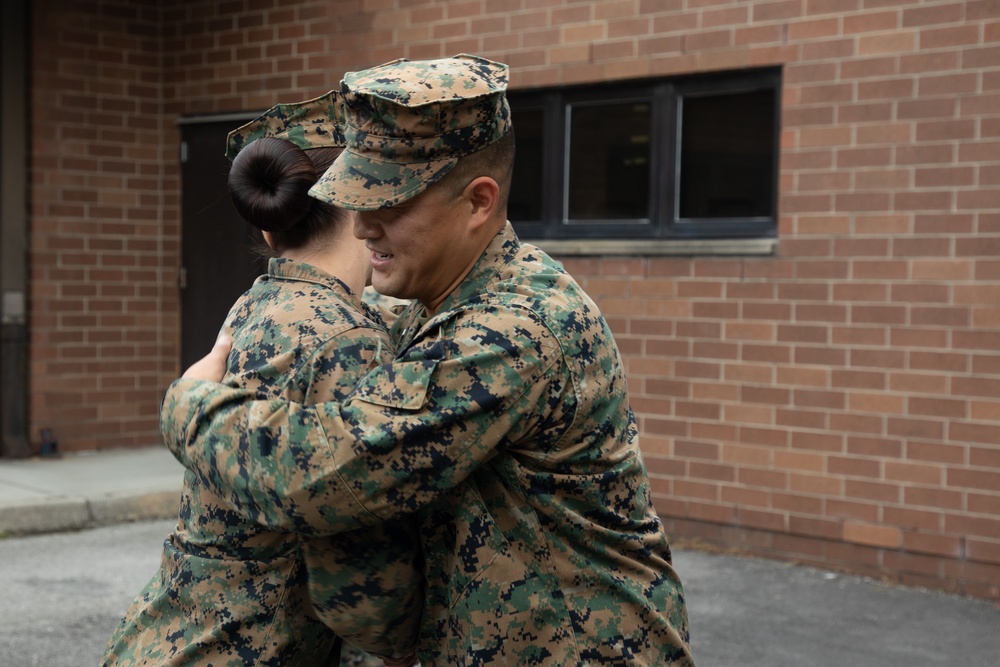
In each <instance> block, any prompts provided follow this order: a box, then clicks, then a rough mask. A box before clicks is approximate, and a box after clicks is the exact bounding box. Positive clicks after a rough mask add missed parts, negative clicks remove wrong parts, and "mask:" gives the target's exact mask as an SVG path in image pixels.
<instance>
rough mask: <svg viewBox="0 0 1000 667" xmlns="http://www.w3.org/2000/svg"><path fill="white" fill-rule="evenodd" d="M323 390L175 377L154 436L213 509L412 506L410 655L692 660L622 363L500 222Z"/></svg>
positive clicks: (367, 522) (365, 510) (295, 514)
mask: <svg viewBox="0 0 1000 667" xmlns="http://www.w3.org/2000/svg"><path fill="white" fill-rule="evenodd" d="M393 338H394V339H398V343H399V348H398V352H397V356H396V358H395V360H394V361H393V362H392V363H390V364H386V365H383V366H382V367H380V368H378V369H375V370H373V371H372V372H370V373H368V374H367V375H365V376H364V377H363V378H362V380H361V382H360V384H359V386H358V388H357V389H356V390H355V391H354V392H353V393H352V394H351V395H350V396H349V397H348V398H347V400H345V401H341V402H331V403H323V404H319V405H314V406H305V405H300V404H295V403H289V402H288V401H286V400H284V399H281V400H270V401H260V400H256V396H255V394H254V393H253V392H251V391H247V390H245V389H240V388H234V387H230V386H223V385H219V384H214V383H209V382H201V381H195V380H184V379H181V380H178V381H176V382H175V383H174V384H173V385H171V387H170V388H169V390H168V392H167V394H166V397H165V399H164V402H163V405H162V412H161V430H162V432H163V435H164V438H165V441H166V443H167V445H168V447H170V449H171V450H172V451H173V452H174V453H175V455H176V456H177V457H178V458H179V459H180V460H181V461H182V462H183V463H184V465H185V466H186V467H188V468H189V469H191V470H192V471H194V472H195V474H196V476H197V477H198V478H199V479H201V480H202V481H203V482H204V483H205V484H207V485H209V486H210V487H212V488H213V489H214V490H216V491H218V493H219V494H220V495H221V496H223V497H224V498H225V499H226V500H227V501H228V503H229V504H231V505H233V506H236V507H241V508H246V509H247V510H249V511H252V514H253V516H255V517H256V518H258V520H262V521H265V522H267V523H268V525H270V526H272V527H274V528H281V529H283V530H289V531H300V532H309V533H312V534H320V533H329V534H339V533H343V532H346V531H352V530H357V529H363V528H365V527H369V529H371V527H374V526H378V525H381V524H382V522H385V521H394V520H398V519H399V518H401V517H404V516H407V515H409V514H412V513H414V512H417V517H418V521H419V533H420V540H421V545H422V550H423V554H424V561H425V564H424V573H425V578H426V582H427V588H426V601H425V607H424V610H423V618H422V625H421V629H420V638H419V643H418V656H419V658H420V661H421V665H423V666H424V667H438V666H440V667H444V666H446V665H449V666H450V665H458V664H463V665H490V666H492V665H546V666H555V665H566V666H569V665H572V666H574V667H576V666H579V665H597V664H601V665H612V664H613V665H649V666H656V667H663V666H665V665H685V666H689V665H693V661H692V658H691V654H690V650H689V641H688V629H687V628H688V624H687V615H686V610H685V603H684V595H683V591H682V588H681V584H680V581H679V580H678V578H677V575H676V573H675V572H674V570H673V568H672V566H671V556H670V549H669V546H668V544H667V538H666V535H665V533H664V528H663V525H662V523H661V521H660V520H659V518H658V517H657V514H656V512H655V510H654V508H653V506H652V504H651V499H650V489H649V482H648V477H647V473H646V470H645V467H644V464H643V461H642V457H641V454H640V450H639V447H638V443H637V430H636V427H635V422H634V419H633V415H632V411H631V408H630V407H629V402H628V395H627V390H626V386H625V375H624V369H623V366H622V361H621V358H620V356H619V353H618V350H617V347H616V346H615V343H614V341H613V338H612V334H611V332H610V330H609V329H608V326H607V324H606V322H605V320H604V318H603V317H602V316H601V314H600V312H599V311H598V309H597V307H596V306H595V305H594V303H593V302H592V301H591V300H590V299H589V297H587V296H586V294H585V293H584V292H583V290H582V289H581V288H580V287H579V285H578V284H577V283H576V282H575V281H574V280H573V279H572V278H571V277H570V276H569V275H567V274H566V273H565V272H564V271H563V270H562V268H561V266H560V265H559V264H558V263H557V262H555V261H553V260H552V259H551V258H549V257H548V256H547V255H545V254H544V253H543V252H541V251H540V250H539V249H537V248H535V247H534V246H531V245H528V244H521V243H520V242H519V241H518V239H517V237H516V235H515V234H514V232H513V229H512V228H511V227H510V225H509V224H508V225H507V226H506V228H505V229H504V230H503V231H502V232H501V233H500V234H499V235H498V236H497V237H495V238H494V240H493V241H492V243H491V245H490V246H489V248H488V249H487V250H486V252H485V253H484V255H483V256H482V257H481V258H480V260H479V261H478V263H477V264H476V265H475V266H474V267H473V269H472V271H471V272H470V273H469V274H468V275H467V277H466V278H465V279H464V280H463V282H462V283H461V284H460V285H459V286H458V287H457V288H456V289H455V290H454V291H453V292H452V293H451V294H449V295H448V296H447V297H446V299H445V301H444V302H443V303H442V305H441V307H440V309H439V311H438V312H437V314H436V315H434V316H433V317H430V318H426V317H425V311H424V309H423V307H422V306H420V305H419V304H414V305H412V306H410V308H409V309H408V310H407V311H406V312H404V313H403V314H401V315H400V317H399V319H398V320H397V321H396V324H395V325H394V327H393Z"/></svg>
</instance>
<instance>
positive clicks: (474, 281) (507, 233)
mask: <svg viewBox="0 0 1000 667" xmlns="http://www.w3.org/2000/svg"><path fill="white" fill-rule="evenodd" d="M520 247H521V242H520V241H519V240H518V238H517V234H516V233H515V232H514V228H513V227H512V226H511V224H510V223H509V222H508V223H506V224H505V225H504V227H503V229H501V230H500V232H499V233H498V234H497V235H496V236H494V237H493V240H492V241H490V244H489V245H488V246H486V250H485V251H483V254H482V256H481V257H480V258H479V261H478V262H476V264H475V265H474V266H473V267H472V270H471V271H469V274H468V275H467V276H465V278H464V279H463V280H462V282H461V283H459V285H458V287H456V288H455V289H454V290H452V292H451V294H449V295H448V296H446V297H445V299H444V301H442V302H441V307H440V308H438V311H437V312H438V315H440V314H442V313H446V312H448V311H449V310H452V309H453V308H456V307H458V306H459V305H460V304H462V303H465V302H467V301H469V300H470V299H474V298H475V297H477V296H478V295H480V294H482V293H483V292H486V291H489V287H488V286H489V284H490V283H491V282H492V281H493V279H494V278H495V277H496V275H497V272H498V271H500V269H501V268H503V266H504V265H505V264H507V263H508V262H510V261H511V260H512V259H513V258H514V255H516V254H517V251H518V249H519V248H520ZM435 317H436V316H435ZM432 319H433V318H432Z"/></svg>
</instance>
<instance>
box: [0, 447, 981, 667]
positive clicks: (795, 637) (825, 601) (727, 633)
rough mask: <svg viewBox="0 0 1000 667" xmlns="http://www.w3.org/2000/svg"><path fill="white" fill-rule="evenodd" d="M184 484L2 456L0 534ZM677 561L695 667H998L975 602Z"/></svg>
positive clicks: (131, 505)
mask: <svg viewBox="0 0 1000 667" xmlns="http://www.w3.org/2000/svg"><path fill="white" fill-rule="evenodd" d="M182 479H183V470H182V468H181V466H180V464H179V463H177V461H176V460H175V459H174V457H173V456H172V455H171V454H170V453H169V452H168V451H167V450H166V449H164V448H162V447H151V448H147V449H137V450H114V451H103V452H95V453H90V454H81V455H67V456H64V457H61V458H54V459H30V460H22V461H7V460H0V533H13V534H26V533H51V532H57V531H67V530H75V529H81V528H91V527H97V526H102V525H111V524H120V523H124V522H129V521H137V520H146V519H156V518H164V519H172V518H174V517H176V515H177V500H178V493H179V491H180V488H181V483H182ZM168 527H169V526H167V527H166V528H165V529H164V530H166V529H167V528H168ZM152 555H154V556H155V555H156V554H152ZM675 566H676V569H677V571H678V573H679V574H680V576H681V579H682V580H683V582H684V587H685V593H686V596H687V600H688V612H689V616H690V623H691V633H692V645H693V649H694V653H695V658H696V659H697V661H698V664H699V667H725V666H730V665H731V666H733V667H737V666H739V667H844V666H845V665H851V666H856V667H883V666H885V667H897V666H899V667H904V666H905V667H920V666H923V665H949V666H953V665H960V666H961V667H998V666H1000V607H998V606H996V605H993V604H991V603H990V602H987V601H984V600H975V599H970V598H963V597H958V596H953V595H945V594H943V593H938V592H934V591H925V590H921V589H915V588H905V587H897V586H887V585H885V584H883V583H881V582H878V581H873V580H870V579H865V578H862V577H851V576H845V575H840V574H835V573H832V572H826V571H823V570H817V569H813V568H808V567H800V566H795V565H790V564H786V563H781V562H775V561H767V560H761V559H756V558H746V557H741V556H734V555H720V554H709V553H704V552H702V551H697V550H685V549H679V550H677V551H676V553H675Z"/></svg>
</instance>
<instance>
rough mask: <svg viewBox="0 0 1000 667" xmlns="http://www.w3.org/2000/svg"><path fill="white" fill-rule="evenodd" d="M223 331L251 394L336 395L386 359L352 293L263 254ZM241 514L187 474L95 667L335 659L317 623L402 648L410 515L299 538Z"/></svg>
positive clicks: (383, 648) (415, 614) (408, 595)
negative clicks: (175, 514)
mask: <svg viewBox="0 0 1000 667" xmlns="http://www.w3.org/2000/svg"><path fill="white" fill-rule="evenodd" d="M225 329H226V330H228V331H229V332H231V333H232V334H233V335H234V338H235V344H234V348H233V351H232V353H231V354H230V357H229V371H228V373H227V375H226V378H225V380H224V381H225V383H226V384H227V385H229V386H231V387H239V388H241V389H242V390H244V391H248V392H250V394H251V395H255V396H257V397H260V398H277V397H281V398H282V399H283V400H292V401H297V402H301V403H304V404H314V403H317V402H322V401H329V400H343V399H344V398H345V397H346V396H347V394H348V392H349V391H350V390H351V389H353V388H354V385H355V383H356V382H357V381H358V379H359V378H360V377H361V375H362V374H363V373H364V372H365V371H366V370H368V369H370V368H371V367H373V366H379V365H380V364H382V363H383V362H384V361H386V360H388V359H391V350H392V346H391V345H390V343H389V338H388V332H387V331H386V330H385V329H384V328H383V327H382V326H381V323H380V322H377V321H376V320H374V319H372V317H371V312H370V311H368V310H367V308H366V307H364V306H363V305H362V303H361V302H360V300H359V299H358V297H356V296H354V295H353V294H352V293H351V292H350V290H349V289H348V288H347V287H346V286H345V285H344V284H343V283H341V282H340V281H339V280H337V279H336V278H334V277H333V276H330V275H329V274H326V273H324V272H322V271H320V270H319V269H317V268H315V267H312V266H310V265H308V264H302V263H297V262H293V261H290V260H285V259H274V260H271V262H270V266H269V273H268V275H266V276H262V277H261V278H260V279H258V281H257V282H256V283H255V284H254V286H253V287H252V288H251V289H250V290H249V291H248V292H247V293H246V294H244V295H243V297H242V298H241V299H240V300H239V301H238V302H237V303H236V305H234V306H233V308H232V310H231V311H230V314H229V317H228V319H227V321H226V324H225ZM273 492H274V493H275V494H276V495H277V494H280V493H281V490H280V489H276V490H273ZM252 519H253V517H252V516H250V517H247V516H244V513H243V512H241V511H237V510H234V509H233V508H232V507H231V506H230V505H229V504H227V503H226V502H225V501H224V500H223V499H222V498H221V497H219V496H218V495H216V494H215V493H214V492H213V491H212V489H211V487H209V486H207V485H205V484H203V483H202V481H201V480H199V479H198V477H196V476H195V475H193V474H192V473H190V472H189V473H187V474H186V476H185V479H184V486H183V490H182V496H181V506H180V516H179V520H178V525H177V528H176V529H175V531H174V532H173V533H172V534H171V535H170V536H169V537H168V538H167V540H166V541H165V543H164V551H163V557H162V563H161V566H160V570H159V572H158V573H157V574H156V575H155V576H154V577H153V579H152V580H151V581H150V582H149V584H148V585H147V586H146V588H145V589H144V590H143V591H142V592H141V593H140V595H139V596H138V598H137V599H136V600H135V602H134V603H133V604H132V606H131V608H130V609H129V610H128V612H127V613H126V615H125V618H124V620H123V621H122V623H121V624H120V626H119V627H118V630H117V631H116V633H115V635H114V636H113V638H112V640H111V643H110V645H109V647H108V651H107V654H106V655H105V660H104V664H105V665H158V666H159V665H172V666H173V665H199V666H205V667H207V666H208V665H214V666H216V667H220V666H222V665H233V666H236V665H239V666H240V667H242V666H243V665H274V666H282V667H293V666H296V665H299V666H302V667H307V666H308V667H312V666H314V665H321V664H331V660H332V661H333V664H339V661H337V659H336V654H337V649H338V647H339V642H338V641H337V640H336V635H335V634H334V633H333V631H332V630H330V629H329V628H328V627H326V625H324V623H323V622H324V621H325V622H326V623H327V624H328V625H329V626H331V627H332V628H334V629H336V630H337V631H338V633H339V634H340V635H342V636H343V637H345V638H346V639H348V640H349V641H350V642H351V643H353V644H355V645H357V646H359V647H361V648H364V649H366V650H368V651H372V652H376V653H380V654H383V655H393V654H400V653H403V652H405V650H406V649H412V647H413V643H414V642H415V639H416V631H417V627H418V621H419V616H420V609H421V603H422V597H421V593H422V579H421V572H420V569H419V563H418V562H417V561H415V557H416V555H417V554H418V553H419V545H418V544H417V541H416V533H415V530H414V528H415V526H413V520H412V518H408V519H407V520H406V521H405V522H395V523H393V524H386V525H382V526H378V527H376V528H372V529H366V530H365V531H364V533H345V534H344V535H339V536H336V537H334V538H328V537H322V538H303V539H301V540H300V538H299V537H298V536H296V535H295V534H294V533H290V532H287V531H277V530H270V529H266V528H264V527H262V526H260V525H259V524H257V523H255V522H254V521H252ZM307 580H308V585H309V590H307ZM310 592H311V593H312V595H313V597H314V599H315V602H316V605H317V606H316V609H315V610H314V609H313V605H312V604H311V603H310V599H309V593H310Z"/></svg>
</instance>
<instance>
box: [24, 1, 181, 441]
mask: <svg viewBox="0 0 1000 667" xmlns="http://www.w3.org/2000/svg"><path fill="white" fill-rule="evenodd" d="M153 7H155V3H137V2H129V1H126V0H119V1H117V2H115V1H110V0H105V1H102V2H60V1H57V0H42V1H39V2H32V3H31V21H32V32H31V34H32V44H31V68H32V69H31V96H30V103H31V111H30V122H31V140H30V151H31V158H30V159H31V163H30V187H31V191H30V202H31V204H30V215H31V220H30V227H31V231H30V251H29V261H30V286H29V300H30V306H29V308H30V311H29V312H30V316H29V327H30V371H29V372H30V386H29V392H30V393H29V399H30V400H29V424H30V430H29V434H28V435H29V437H30V439H31V440H32V441H33V442H35V443H37V442H38V441H39V439H40V432H41V430H42V429H51V430H52V432H53V435H54V437H55V438H56V439H57V440H58V442H59V447H60V450H62V451H73V450H80V449H96V448H103V447H114V446H130V445H139V444H149V443H152V442H156V441H157V440H158V438H159V431H158V429H157V417H158V402H159V397H160V395H161V394H162V391H163V388H164V387H165V383H168V382H169V381H170V378H171V377H173V376H175V374H176V372H177V353H178V347H177V336H178V334H177V321H178V315H177V294H176V289H175V287H174V285H175V284H176V272H175V270H174V269H173V267H175V266H176V264H177V247H178V234H179V231H178V230H179V227H178V224H177V194H176V189H177V182H176V179H171V178H170V173H172V171H173V169H172V168H171V169H169V170H168V169H167V167H166V165H167V164H169V160H168V159H167V157H168V156H172V155H174V154H176V150H177V148H176V142H174V143H173V144H167V143H165V142H164V137H163V128H164V126H165V125H168V124H170V123H172V120H173V119H168V118H166V117H165V116H164V115H163V113H162V99H161V83H160V80H161V77H162V73H161V68H160V53H159V52H160V41H159V29H160V22H159V11H158V10H156V9H152V8H153Z"/></svg>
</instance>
